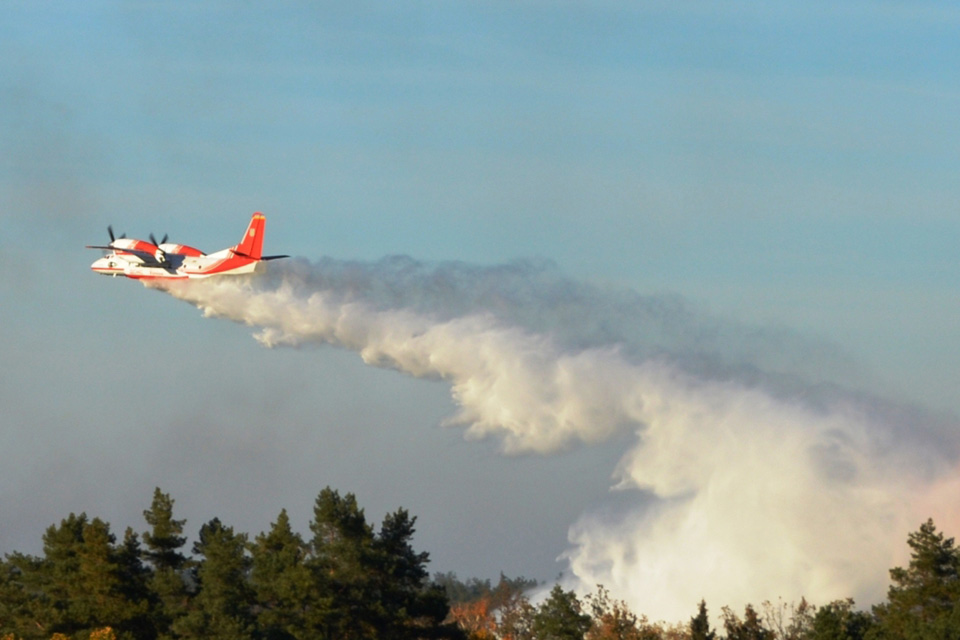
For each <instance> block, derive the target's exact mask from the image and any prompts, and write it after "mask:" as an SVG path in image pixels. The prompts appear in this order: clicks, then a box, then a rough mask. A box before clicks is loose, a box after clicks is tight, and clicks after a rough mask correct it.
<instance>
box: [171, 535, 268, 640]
mask: <svg viewBox="0 0 960 640" xmlns="http://www.w3.org/2000/svg"><path fill="white" fill-rule="evenodd" d="M246 550H247V535H246V534H245V533H234V531H233V527H227V526H224V525H223V524H222V523H221V522H220V520H219V519H218V518H214V519H213V520H211V521H210V522H208V523H207V524H205V525H203V527H201V528H200V539H199V540H198V541H197V542H196V543H194V548H193V551H194V553H195V554H197V555H199V556H201V560H200V562H199V564H198V565H197V568H196V572H195V580H196V582H197V584H198V590H197V595H196V596H195V597H194V598H193V601H192V608H191V610H190V612H189V613H187V614H186V615H185V616H184V617H183V618H181V619H179V620H177V621H176V622H174V624H173V631H174V632H175V633H176V634H178V635H180V636H182V637H186V638H222V639H223V640H229V639H243V638H250V637H252V633H253V626H254V625H253V623H254V618H253V611H252V610H253V605H254V598H253V591H252V589H251V588H250V585H249V583H248V581H247V577H248V576H247V573H248V570H249V566H250V558H249V557H248V556H247V555H246Z"/></svg>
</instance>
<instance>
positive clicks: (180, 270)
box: [87, 211, 290, 280]
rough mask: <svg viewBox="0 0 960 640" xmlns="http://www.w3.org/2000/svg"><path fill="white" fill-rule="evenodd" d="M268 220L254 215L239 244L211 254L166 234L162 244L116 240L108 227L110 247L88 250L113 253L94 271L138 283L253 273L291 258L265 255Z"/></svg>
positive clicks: (103, 246) (134, 240)
mask: <svg viewBox="0 0 960 640" xmlns="http://www.w3.org/2000/svg"><path fill="white" fill-rule="evenodd" d="M266 221H267V219H266V217H265V216H264V215H263V214H262V213H260V212H259V211H258V212H257V213H254V214H253V217H252V218H250V224H249V226H247V231H246V232H245V233H244V234H243V239H242V240H240V242H239V244H237V245H234V246H232V247H229V248H227V249H223V250H221V251H217V252H216V253H211V254H205V253H204V252H202V251H200V250H199V249H195V248H194V247H189V246H187V245H185V244H173V243H169V242H167V236H166V235H164V236H163V239H162V240H161V241H160V242H157V239H156V238H154V237H153V234H152V233H151V234H150V242H147V241H146V240H137V239H135V238H127V237H126V234H124V235H122V236H120V237H119V238H115V237H114V235H113V227H111V226H109V225H108V226H107V233H108V234H110V244H108V245H87V249H103V250H105V251H108V252H109V253H106V254H105V255H104V256H103V257H102V258H100V259H99V260H96V261H95V262H94V263H93V264H91V265H90V268H91V269H93V270H94V271H95V272H97V273H102V274H103V275H105V276H114V277H116V276H126V277H128V278H133V279H134V280H149V279H159V278H165V279H179V280H184V279H187V278H209V277H210V276H219V275H226V274H243V273H253V272H254V271H255V270H256V268H257V266H258V265H260V264H261V263H263V262H265V261H267V260H278V259H280V258H289V257H290V256H265V255H262V249H263V229H264V226H265V225H266Z"/></svg>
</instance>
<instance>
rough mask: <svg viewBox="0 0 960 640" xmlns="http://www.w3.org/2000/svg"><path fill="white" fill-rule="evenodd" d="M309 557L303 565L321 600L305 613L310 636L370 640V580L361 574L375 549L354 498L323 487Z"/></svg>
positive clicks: (316, 505) (312, 526) (372, 612)
mask: <svg viewBox="0 0 960 640" xmlns="http://www.w3.org/2000/svg"><path fill="white" fill-rule="evenodd" d="M310 530H311V531H312V532H313V538H312V540H311V542H310V551H311V557H310V559H309V561H308V563H307V566H308V567H309V568H310V570H311V573H312V576H313V579H314V581H315V584H316V586H317V589H318V592H319V593H321V594H323V597H322V599H318V600H317V601H316V602H315V603H314V605H315V606H314V607H312V608H311V609H310V611H308V612H307V613H308V615H307V617H306V623H307V627H308V629H310V630H311V631H312V633H313V634H314V635H318V636H322V637H326V638H330V639H331V640H337V639H340V638H343V639H346V638H357V639H360V638H368V637H371V636H372V635H373V632H374V628H375V627H374V625H373V623H372V621H373V620H376V619H378V618H379V616H380V613H379V612H378V611H377V610H376V603H375V602H373V601H372V600H371V599H370V598H369V597H368V592H369V589H370V587H371V585H370V580H369V578H370V576H369V575H368V573H367V572H366V570H365V567H366V566H367V564H368V562H369V556H370V554H371V553H372V547H373V529H372V528H371V527H370V525H369V524H367V520H366V517H365V516H364V513H363V509H361V508H360V507H359V506H358V505H357V499H356V497H355V496H354V495H353V494H352V493H348V494H346V495H345V496H342V497H341V496H340V493H339V492H338V491H335V490H333V489H331V488H330V487H327V488H325V489H323V491H321V492H320V495H318V496H317V499H316V501H315V503H314V508H313V521H312V522H311V523H310Z"/></svg>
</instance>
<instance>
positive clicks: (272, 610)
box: [250, 509, 315, 639]
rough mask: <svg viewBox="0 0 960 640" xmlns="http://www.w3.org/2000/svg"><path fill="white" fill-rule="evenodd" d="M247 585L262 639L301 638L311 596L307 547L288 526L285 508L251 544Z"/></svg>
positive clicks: (312, 593) (311, 578)
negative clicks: (252, 592)
mask: <svg viewBox="0 0 960 640" xmlns="http://www.w3.org/2000/svg"><path fill="white" fill-rule="evenodd" d="M252 552H253V563H252V571H251V574H250V583H251V585H252V587H253V589H254V592H255V594H256V600H257V602H258V603H259V612H258V614H257V622H258V626H259V628H260V630H261V633H262V635H263V636H264V637H265V638H270V639H273V638H276V639H281V638H301V637H305V633H306V622H305V620H304V615H305V613H306V611H307V610H308V609H309V608H310V606H311V604H312V600H313V596H314V595H315V592H314V589H313V576H312V575H311V572H310V569H309V568H308V567H307V566H306V557H307V547H306V545H305V544H304V542H303V538H301V537H300V534H298V533H295V532H294V531H293V529H291V527H290V518H289V517H288V516H287V511H286V509H284V510H282V511H281V512H280V515H279V516H277V521H276V522H274V523H273V524H272V525H271V527H270V531H269V532H268V533H262V534H260V535H259V536H257V539H256V541H255V543H254V545H253V549H252Z"/></svg>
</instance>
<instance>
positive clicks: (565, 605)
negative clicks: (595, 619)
mask: <svg viewBox="0 0 960 640" xmlns="http://www.w3.org/2000/svg"><path fill="white" fill-rule="evenodd" d="M582 609H583V607H582V606H581V604H580V600H579V599H578V598H577V596H576V594H575V593H574V592H573V591H564V590H563V588H562V587H561V586H560V585H559V584H557V585H555V586H554V587H553V589H552V590H551V591H550V596H549V597H548V598H547V599H546V600H545V601H544V602H543V604H541V605H540V607H539V609H538V610H537V613H536V614H535V615H534V616H533V625H532V626H533V635H534V637H536V638H537V639H538V640H583V637H584V634H585V633H586V632H587V630H588V629H590V625H591V620H590V616H589V615H587V614H585V613H582Z"/></svg>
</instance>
